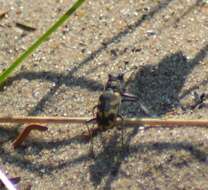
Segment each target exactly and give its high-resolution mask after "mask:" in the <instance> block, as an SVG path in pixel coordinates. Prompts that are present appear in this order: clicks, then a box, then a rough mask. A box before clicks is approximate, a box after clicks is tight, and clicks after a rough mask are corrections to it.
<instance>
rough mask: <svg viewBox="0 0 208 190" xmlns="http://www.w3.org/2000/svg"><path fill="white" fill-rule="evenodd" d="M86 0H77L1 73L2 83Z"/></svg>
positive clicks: (0, 80) (0, 82)
mask: <svg viewBox="0 0 208 190" xmlns="http://www.w3.org/2000/svg"><path fill="white" fill-rule="evenodd" d="M84 1H85V0H77V1H76V2H75V3H74V4H73V6H72V7H71V8H69V10H67V11H66V13H65V14H64V15H62V16H61V17H60V18H59V19H58V20H57V21H56V22H55V23H54V24H53V25H52V26H51V27H50V28H49V29H48V30H47V31H46V32H45V33H44V34H43V35H42V36H41V37H40V38H38V39H37V40H36V41H35V42H34V43H33V44H32V45H31V46H30V47H29V48H28V49H27V50H25V51H24V52H23V53H22V54H21V55H20V56H19V57H17V59H16V60H15V61H14V62H13V63H12V64H11V65H10V66H9V67H8V68H7V69H6V70H5V71H4V72H2V74H1V75H0V85H2V84H3V83H4V82H5V80H6V79H7V78H8V77H9V75H10V74H11V73H12V72H13V71H14V70H15V69H16V67H17V66H19V65H20V64H21V63H22V62H23V61H24V60H25V59H26V58H27V57H29V55H30V54H32V52H33V51H35V50H36V49H37V48H38V47H39V46H40V45H41V44H42V43H43V42H44V41H45V40H47V39H48V38H49V36H50V35H51V34H52V33H53V32H55V31H56V30H57V29H58V28H59V27H60V26H61V25H62V24H63V23H64V22H65V21H66V20H67V19H68V18H69V17H70V16H71V14H73V13H74V12H75V11H76V10H77V9H78V8H79V7H80V6H81V5H82V3H83V2H84Z"/></svg>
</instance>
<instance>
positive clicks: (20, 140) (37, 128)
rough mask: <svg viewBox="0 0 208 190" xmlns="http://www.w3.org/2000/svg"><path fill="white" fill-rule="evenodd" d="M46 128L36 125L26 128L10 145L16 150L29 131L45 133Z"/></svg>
mask: <svg viewBox="0 0 208 190" xmlns="http://www.w3.org/2000/svg"><path fill="white" fill-rule="evenodd" d="M47 129H48V128H47V127H45V126H41V125H37V124H32V125H29V126H27V127H26V128H25V129H24V130H23V131H22V132H21V133H20V134H19V135H18V137H17V138H16V139H15V140H14V142H13V143H12V145H13V147H14V148H17V147H18V146H20V144H21V143H22V142H23V141H24V140H25V139H26V138H27V136H28V135H29V134H30V132H31V130H39V131H46V130H47Z"/></svg>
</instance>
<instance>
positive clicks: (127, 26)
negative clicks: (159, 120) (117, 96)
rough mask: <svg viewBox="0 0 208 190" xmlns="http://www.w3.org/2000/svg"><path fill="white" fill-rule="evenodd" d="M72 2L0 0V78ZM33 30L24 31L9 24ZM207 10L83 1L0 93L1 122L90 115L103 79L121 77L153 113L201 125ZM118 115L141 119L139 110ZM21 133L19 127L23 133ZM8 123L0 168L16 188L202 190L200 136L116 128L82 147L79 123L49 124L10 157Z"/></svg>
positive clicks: (205, 134)
mask: <svg viewBox="0 0 208 190" xmlns="http://www.w3.org/2000/svg"><path fill="white" fill-rule="evenodd" d="M72 3H73V1H66V0H56V1H50V0H45V1H42V0H36V1H33V0H28V1H23V0H10V1H6V0H0V12H3V11H8V13H7V14H6V15H5V16H4V17H1V18H0V70H1V71H2V70H3V69H4V68H6V67H7V66H8V65H9V64H11V62H12V60H14V59H15V57H17V56H18V55H19V54H20V53H21V52H23V50H25V49H26V48H27V47H28V46H29V45H30V44H31V43H32V42H33V41H34V40H35V39H36V38H37V37H38V36H40V34H42V33H43V32H44V31H45V30H46V29H47V28H48V27H49V26H50V25H51V24H52V23H53V22H54V21H55V20H56V19H57V18H58V17H59V16H60V15H62V14H63V13H64V11H66V10H67V8H68V7H69V6H70V5H71V4H72ZM19 22H20V23H24V24H27V25H29V26H31V27H34V28H35V29H36V30H35V31H25V30H24V29H22V28H19V27H18V25H17V24H16V23H19ZM207 34H208V5H206V4H205V3H203V2H202V1H201V0H183V1H182V0H114V1H111V0H99V1H92V0H87V1H86V2H85V4H84V5H83V6H82V7H81V9H79V10H78V11H77V13H76V14H74V15H73V16H72V17H71V18H70V20H69V21H68V22H67V23H66V24H65V26H64V27H62V28H61V29H59V31H58V32H56V33H55V34H53V35H52V37H51V38H50V39H48V41H47V42H46V43H44V44H43V45H42V46H41V47H40V48H39V49H38V50H37V51H36V52H35V53H34V54H33V55H32V56H31V57H30V58H29V59H28V60H26V61H25V62H24V64H23V65H22V66H20V67H19V68H18V69H17V70H16V72H15V73H14V74H13V75H12V77H11V78H10V79H9V80H8V81H7V83H6V85H5V86H4V88H3V89H2V90H1V91H0V100H1V101H0V113H1V114H2V115H10V114H12V115H52V116H91V115H92V112H91V110H92V108H93V106H94V105H96V103H97V100H98V96H99V95H100V94H101V92H102V89H103V84H104V83H105V81H106V79H107V75H108V73H118V72H123V71H130V72H128V73H127V76H128V77H127V86H128V88H129V91H131V92H132V93H135V94H137V95H138V96H139V98H140V100H141V101H143V103H144V104H145V105H146V106H147V108H148V109H149V110H150V112H151V114H152V115H157V116H161V117H164V116H165V117H176V118H196V119H197V118H207V113H208V111H207V107H206V102H208V101H207V97H206V98H205V100H204V103H205V106H201V107H200V108H198V107H196V108H194V106H193V105H194V103H195V99H194V96H193V93H197V94H199V96H200V95H201V94H202V93H205V94H206V93H207V90H206V89H207V86H208V84H207V82H208V78H207V77H208V53H207V51H208V35H207ZM122 115H124V116H126V117H133V116H135V117H136V116H137V117H140V116H144V115H145V114H144V113H143V112H142V110H141V108H140V106H139V103H124V104H123V106H122ZM22 127H23V126H22ZM18 130H19V128H18V126H16V125H13V126H11V125H1V126H0V141H1V145H0V165H1V167H2V168H3V169H4V171H5V172H6V173H7V175H8V176H20V177H21V183H20V184H19V188H20V189H25V187H26V186H27V185H28V184H31V185H32V190H37V189H38V190H39V189H44V190H49V189H50V190H53V189H54V190H56V189H63V190H64V189H66V190H67V189H106V190H107V189H127V188H128V189H141V190H147V189H148V190H160V189H161V190H163V189H164V190H165V189H169V190H171V189H174V190H175V189H180V190H186V189H187V190H190V189H193V190H205V189H208V181H207V179H208V173H207V171H208V129H206V128H197V127H190V128H174V129H162V128H160V129H153V128H151V129H149V130H143V128H142V127H140V128H139V126H138V128H129V127H128V126H126V130H125V144H126V147H125V148H122V147H121V134H120V132H119V131H117V130H116V129H114V130H111V131H108V132H105V133H104V134H103V138H104V139H105V143H103V144H102V143H101V142H102V141H101V139H100V137H99V136H98V137H96V138H94V145H95V147H96V148H95V158H94V159H93V158H92V157H90V156H89V147H90V143H86V142H83V141H81V140H80V139H77V138H76V135H80V134H81V133H82V131H86V126H84V125H50V126H49V130H48V132H44V133H40V132H34V133H33V134H32V135H31V136H30V138H29V139H28V140H27V141H26V142H25V143H24V144H23V146H21V147H20V148H18V149H17V150H14V149H13V148H12V146H11V142H12V141H13V139H14V137H15V135H16V134H17V133H18Z"/></svg>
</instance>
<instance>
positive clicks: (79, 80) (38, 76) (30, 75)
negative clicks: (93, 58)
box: [6, 71, 103, 91]
mask: <svg viewBox="0 0 208 190" xmlns="http://www.w3.org/2000/svg"><path fill="white" fill-rule="evenodd" d="M21 79H27V80H29V81H32V80H43V81H49V82H53V83H55V84H56V85H57V86H59V85H63V84H64V85H66V86H70V87H73V86H79V87H81V88H85V89H87V90H90V91H102V90H103V85H102V84H101V83H99V82H97V81H95V80H90V79H86V78H85V77H74V76H70V77H69V76H68V75H64V74H63V73H56V72H50V71H48V72H47V71H44V72H21V73H18V74H17V75H15V76H14V77H11V78H9V79H8V81H7V82H6V86H11V85H12V83H13V82H14V81H17V80H21Z"/></svg>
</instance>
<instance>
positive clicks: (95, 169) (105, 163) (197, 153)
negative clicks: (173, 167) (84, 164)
mask: <svg viewBox="0 0 208 190" xmlns="http://www.w3.org/2000/svg"><path fill="white" fill-rule="evenodd" d="M112 141H115V140H111V141H110V142H109V143H108V146H107V147H105V148H104V151H103V152H101V153H99V154H98V155H97V156H96V159H95V164H93V165H91V166H90V173H91V180H92V182H93V184H94V186H95V187H96V186H97V185H99V184H100V183H101V180H102V179H103V178H104V177H106V176H108V178H107V182H106V184H105V187H104V188H103V189H106V190H108V189H111V184H112V182H113V180H114V179H115V177H116V175H117V174H118V171H119V168H120V166H121V164H122V162H123V161H124V159H125V158H126V157H128V156H129V155H130V154H144V153H145V152H146V151H147V150H148V151H155V150H156V151H158V152H160V153H161V154H163V153H164V154H165V152H166V151H167V150H175V151H180V150H185V151H187V152H189V153H190V154H191V155H192V156H193V157H194V159H195V160H197V161H198V162H204V163H205V161H206V155H207V153H206V152H203V151H202V150H200V149H198V148H196V147H195V146H194V145H193V144H191V143H189V142H179V143H170V142H158V143H155V142H150V143H146V144H145V143H142V144H138V145H133V146H130V147H129V148H128V151H126V152H122V149H120V147H117V146H118V142H117V143H116V142H113V143H112ZM110 143H111V144H110ZM119 149H120V150H121V152H118V150H119ZM175 157H176V158H177V156H175ZM173 160H174V158H173ZM169 162H171V160H169ZM187 162H189V161H188V160H187ZM169 164H170V163H169ZM184 165H185V163H184Z"/></svg>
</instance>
